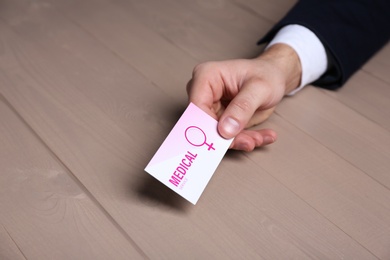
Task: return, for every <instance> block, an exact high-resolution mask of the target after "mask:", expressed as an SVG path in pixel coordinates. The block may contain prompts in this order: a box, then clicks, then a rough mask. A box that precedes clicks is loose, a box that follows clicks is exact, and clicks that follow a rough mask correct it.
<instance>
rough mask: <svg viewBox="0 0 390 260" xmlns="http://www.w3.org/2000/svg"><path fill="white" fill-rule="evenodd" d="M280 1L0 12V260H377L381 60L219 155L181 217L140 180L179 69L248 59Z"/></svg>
mask: <svg viewBox="0 0 390 260" xmlns="http://www.w3.org/2000/svg"><path fill="white" fill-rule="evenodd" d="M294 3H295V1H293V0H277V1H266V0H211V1H206V0H204V1H201V0H199V1H193V0H192V1H191V0H185V1H184V0H183V1H175V0H163V1H157V0H144V1H138V0H83V1H80V0H35V1H28V0H3V1H1V4H0V31H1V33H0V37H1V47H0V106H1V107H0V113H1V114H0V119H1V120H0V211H1V213H0V259H139V258H150V259H292V258H294V259H377V258H381V259H390V190H389V188H390V134H389V131H390V73H389V72H390V62H389V60H390V45H387V46H386V47H385V48H384V49H383V50H382V51H381V52H379V53H378V54H377V55H376V56H375V57H374V58H373V59H372V60H370V62H369V63H367V64H366V65H365V66H364V67H363V68H362V69H361V70H360V71H359V72H357V73H356V74H355V75H354V76H353V78H352V79H351V80H350V81H349V82H348V83H347V84H346V85H345V87H344V88H342V89H341V90H340V91H337V92H329V91H325V90H322V89H318V88H314V87H307V88H305V89H304V90H303V91H301V92H300V93H298V94H297V95H295V96H294V97H290V98H286V99H285V100H284V101H283V102H282V104H281V105H280V106H279V107H278V108H277V111H276V113H275V114H274V115H273V116H272V117H271V118H270V119H269V121H267V122H266V123H265V124H264V125H262V127H271V128H274V129H275V130H276V131H277V132H278V135H279V139H278V141H277V142H276V143H275V144H273V145H271V146H269V147H266V148H263V149H258V150H256V151H254V152H252V153H243V152H234V151H232V152H228V154H227V155H226V156H225V158H224V159H223V161H222V163H221V165H220V166H219V168H218V169H217V171H216V173H215V175H214V176H213V178H212V179H211V181H210V183H209V185H208V186H207V188H206V190H205V192H204V194H203V195H202V197H201V199H200V200H199V202H198V204H197V205H196V206H193V205H191V204H190V203H188V202H186V201H185V200H184V199H182V198H181V197H179V196H178V195H176V194H174V193H173V192H171V191H170V190H169V189H167V188H165V186H163V185H162V184H160V183H159V182H158V181H156V180H154V179H153V178H152V177H150V176H149V175H148V174H147V173H145V172H144V170H143V169H144V167H145V166H146V164H147V163H148V161H149V160H150V159H151V157H152V156H153V154H154V152H155V151H156V150H157V148H158V147H159V146H160V144H161V142H162V141H163V140H164V138H165V136H166V135H167V134H168V133H169V131H170V130H171V128H172V126H173V125H174V123H175V122H176V120H177V119H178V117H179V115H180V114H181V113H182V111H183V109H184V108H185V106H186V104H187V97H186V92H185V85H186V82H187V81H188V80H189V79H190V77H191V72H192V68H193V67H194V66H195V65H196V64H197V63H199V62H202V61H206V60H223V59H230V58H242V57H253V56H254V55H256V53H259V51H260V48H259V47H257V46H256V45H255V43H256V41H257V40H258V39H259V38H260V37H261V36H262V35H264V34H265V33H266V32H267V30H269V29H270V28H271V26H272V25H273V24H274V23H275V22H276V21H277V20H278V19H280V18H281V17H282V16H283V15H284V14H285V13H286V12H287V11H288V10H289V8H291V6H293V5H294Z"/></svg>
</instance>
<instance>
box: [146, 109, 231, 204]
mask: <svg viewBox="0 0 390 260" xmlns="http://www.w3.org/2000/svg"><path fill="white" fill-rule="evenodd" d="M217 123H218V122H217V121H216V120H215V119H214V118H212V117H211V116H209V115H208V114H206V113H205V112H204V111H202V110H201V109H200V108H198V107H197V106H196V105H194V104H192V103H191V104H189V106H188V107H187V109H186V110H185V111H184V113H183V115H182V116H181V117H180V119H179V121H177V123H176V125H175V126H174V127H173V129H172V131H171V132H170V133H169V135H168V136H167V138H166V139H165V141H164V142H163V144H162V145H161V146H160V148H159V149H158V150H157V152H156V154H155V155H154V156H153V158H152V160H151V161H150V162H149V164H148V165H147V166H146V168H145V171H147V172H148V173H149V174H150V175H152V176H153V177H155V178H156V179H157V180H159V181H161V182H162V183H164V184H165V185H166V186H168V187H169V188H170V189H172V190H173V191H175V192H176V193H178V194H179V195H181V196H182V197H183V198H185V199H187V200H188V201H190V202H191V203H192V204H194V205H195V204H196V202H197V201H198V199H199V197H200V195H201V194H202V192H203V190H204V189H205V188H206V185H207V183H208V182H209V180H210V179H211V177H212V176H213V174H214V172H215V170H216V168H217V166H218V165H219V163H220V162H221V160H222V158H223V156H224V155H225V153H226V151H227V150H228V148H229V146H230V144H231V143H232V141H233V139H229V140H228V139H224V138H223V137H221V136H220V135H219V134H218V131H217Z"/></svg>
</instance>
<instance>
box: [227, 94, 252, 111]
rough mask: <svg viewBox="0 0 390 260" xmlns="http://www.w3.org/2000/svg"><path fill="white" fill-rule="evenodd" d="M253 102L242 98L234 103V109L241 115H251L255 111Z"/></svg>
mask: <svg viewBox="0 0 390 260" xmlns="http://www.w3.org/2000/svg"><path fill="white" fill-rule="evenodd" d="M252 103H253V101H252V100H251V98H241V99H240V100H237V101H235V102H233V103H232V104H231V105H232V108H233V109H234V110H236V111H237V112H239V113H240V114H241V113H249V112H252V111H253V105H252Z"/></svg>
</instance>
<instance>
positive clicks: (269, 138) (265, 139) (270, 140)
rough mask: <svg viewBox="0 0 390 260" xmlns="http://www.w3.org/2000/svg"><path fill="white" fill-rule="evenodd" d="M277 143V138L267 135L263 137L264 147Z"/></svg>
mask: <svg viewBox="0 0 390 260" xmlns="http://www.w3.org/2000/svg"><path fill="white" fill-rule="evenodd" d="M274 142H275V138H273V137H272V136H270V135H266V136H264V137H263V145H267V144H272V143H274Z"/></svg>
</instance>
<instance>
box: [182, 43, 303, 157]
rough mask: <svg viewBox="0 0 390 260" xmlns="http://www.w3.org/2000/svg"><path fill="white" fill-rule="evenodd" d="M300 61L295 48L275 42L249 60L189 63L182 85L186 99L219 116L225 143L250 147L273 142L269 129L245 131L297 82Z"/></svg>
mask: <svg viewBox="0 0 390 260" xmlns="http://www.w3.org/2000/svg"><path fill="white" fill-rule="evenodd" d="M300 77H301V66H300V61H299V58H298V56H297V54H296V53H295V51H294V50H293V49H292V48H291V47H289V46H288V45H285V44H275V45H273V46H271V47H270V48H269V49H267V50H266V51H265V52H264V53H262V54H261V55H260V56H259V57H258V58H256V59H252V60H244V59H242V60H230V61H220V62H207V63H203V64H200V65H197V66H196V67H195V68H194V71H193V75H192V79H191V80H190V81H189V82H188V84H187V93H188V96H189V101H190V102H193V103H194V104H196V105H197V106H198V107H200V108H201V109H203V110H204V111H205V112H207V113H208V114H209V115H211V116H212V117H214V118H215V119H217V120H218V121H219V123H218V131H219V133H220V134H221V135H222V136H223V137H225V138H232V137H235V139H234V141H233V143H232V145H231V147H230V148H232V149H237V150H244V151H252V150H253V149H254V148H255V147H259V146H263V145H267V144H271V143H273V142H275V140H276V138H277V136H276V133H275V132H274V131H273V130H271V129H261V130H248V128H249V127H251V126H254V125H257V124H260V123H261V122H263V121H264V120H266V119H267V118H268V117H269V116H270V115H271V114H272V112H273V111H274V109H275V106H276V105H277V104H278V103H279V102H280V101H281V100H282V98H283V96H284V95H285V94H287V93H289V92H291V91H292V90H294V89H295V88H296V87H297V86H298V85H299V83H300Z"/></svg>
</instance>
